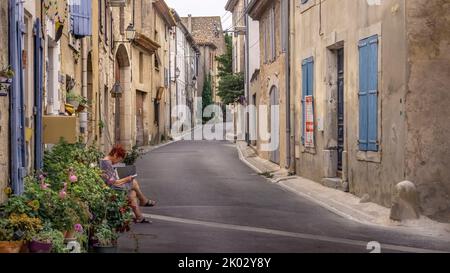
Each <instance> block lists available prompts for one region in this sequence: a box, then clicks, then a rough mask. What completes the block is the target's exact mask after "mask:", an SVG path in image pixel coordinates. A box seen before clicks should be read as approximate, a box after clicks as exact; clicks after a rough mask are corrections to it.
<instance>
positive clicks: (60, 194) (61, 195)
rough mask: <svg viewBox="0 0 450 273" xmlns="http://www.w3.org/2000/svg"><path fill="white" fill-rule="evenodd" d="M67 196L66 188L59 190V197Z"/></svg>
mask: <svg viewBox="0 0 450 273" xmlns="http://www.w3.org/2000/svg"><path fill="white" fill-rule="evenodd" d="M66 196H67V192H66V191H65V190H62V191H60V192H59V198H61V199H64V198H66Z"/></svg>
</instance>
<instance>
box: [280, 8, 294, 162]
mask: <svg viewBox="0 0 450 273" xmlns="http://www.w3.org/2000/svg"><path fill="white" fill-rule="evenodd" d="M290 1H291V0H283V2H282V5H283V7H282V8H284V9H285V11H286V16H285V18H282V19H283V20H284V24H285V26H286V28H287V33H286V35H285V37H283V38H284V39H285V40H284V44H285V46H286V48H285V72H286V77H285V80H286V82H285V85H286V168H287V169H289V170H291V167H292V151H291V150H292V149H291V146H292V145H291V144H292V143H291V114H292V113H291V86H290V83H291V73H290V64H291V62H290V56H291V55H290V44H289V40H290V39H289V36H290V30H291V28H290V23H291V21H290V18H291V16H290V8H289V2H290Z"/></svg>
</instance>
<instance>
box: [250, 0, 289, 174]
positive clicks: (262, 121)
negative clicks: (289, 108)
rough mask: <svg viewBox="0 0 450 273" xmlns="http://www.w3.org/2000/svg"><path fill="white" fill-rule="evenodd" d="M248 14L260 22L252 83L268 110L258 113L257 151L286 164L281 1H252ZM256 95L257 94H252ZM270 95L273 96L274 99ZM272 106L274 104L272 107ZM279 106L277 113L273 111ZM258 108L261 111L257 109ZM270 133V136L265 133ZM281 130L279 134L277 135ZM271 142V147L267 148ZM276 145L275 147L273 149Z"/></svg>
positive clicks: (259, 102) (284, 57)
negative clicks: (255, 67)
mask: <svg viewBox="0 0 450 273" xmlns="http://www.w3.org/2000/svg"><path fill="white" fill-rule="evenodd" d="M249 6H250V10H249V15H250V17H252V19H254V20H256V21H259V37H260V41H259V46H260V71H259V72H258V74H255V75H254V76H255V77H253V79H254V80H255V82H254V83H253V84H252V85H251V88H252V89H253V90H259V91H257V92H256V106H257V109H261V107H262V106H265V107H266V109H267V111H266V112H265V113H263V114H262V115H261V113H258V118H257V124H258V126H257V127H258V128H257V129H256V130H257V132H258V141H257V150H258V154H259V155H260V156H261V157H262V158H264V159H267V160H271V161H272V162H274V163H276V164H279V165H280V166H283V167H285V166H286V165H287V149H286V146H287V145H286V141H285V139H286V78H285V77H286V69H285V65H286V63H285V62H286V61H287V60H286V54H285V52H284V51H283V46H282V35H281V33H282V26H281V20H280V17H281V1H280V0H276V1H257V0H254V1H252V2H251V3H250V4H249ZM253 94H254V93H253ZM271 96H273V97H272V98H271ZM272 105H273V106H274V107H272ZM276 105H278V115H276V114H274V115H272V114H271V112H270V111H271V110H270V109H272V111H274V110H275V109H276ZM258 111H259V110H258ZM267 132H270V133H271V137H270V138H267V137H263V135H265V134H267ZM276 132H278V134H276ZM269 143H272V144H273V145H275V146H273V147H272V148H269V147H264V146H267V145H268V144H269ZM274 148H275V149H274Z"/></svg>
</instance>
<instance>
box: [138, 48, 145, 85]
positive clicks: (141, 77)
mask: <svg viewBox="0 0 450 273" xmlns="http://www.w3.org/2000/svg"><path fill="white" fill-rule="evenodd" d="M143 82H144V53H142V52H139V83H143Z"/></svg>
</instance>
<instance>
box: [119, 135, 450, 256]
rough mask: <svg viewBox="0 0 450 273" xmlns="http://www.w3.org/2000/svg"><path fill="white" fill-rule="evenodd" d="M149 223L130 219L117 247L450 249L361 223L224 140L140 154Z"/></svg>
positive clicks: (192, 250) (165, 249)
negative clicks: (290, 185) (283, 183)
mask: <svg viewBox="0 0 450 273" xmlns="http://www.w3.org/2000/svg"><path fill="white" fill-rule="evenodd" d="M138 169H139V179H140V183H141V184H142V187H143V190H144V192H145V193H146V194H147V195H148V196H149V197H150V198H152V199H155V200H157V201H158V205H157V207H155V208H149V209H145V213H146V215H148V216H149V217H151V218H152V221H153V224H151V225H145V224H144V225H142V224H141V225H135V226H134V227H133V230H132V232H131V233H130V234H126V235H124V236H123V237H122V238H121V239H120V241H119V248H120V249H119V251H120V252H126V253H127V252H128V253H129V252H139V253H161V252H162V253H199V252H202V253H203V252H212V253H230V252H233V253H236V252H237V253H262V252H273V253H289V252H300V253H301V252H308V253H310V252H312V253H322V252H327V253H328V252H333V253H334V252H352V253H354V252H362V253H368V252H370V250H367V244H368V243H369V242H372V241H376V242H379V243H380V244H381V252H427V251H430V250H441V251H442V250H443V251H450V246H449V244H448V242H442V241H437V240H434V239H433V238H428V237H419V236H411V235H409V234H402V233H398V232H393V231H390V230H388V229H384V228H378V227H373V226H364V225H362V224H358V223H355V222H352V221H349V220H347V219H344V218H342V217H340V216H338V215H335V214H333V213H331V212H329V211H328V210H326V209H324V208H322V207H320V206H319V205H317V204H315V203H313V202H311V201H309V200H306V199H303V198H301V197H299V196H297V195H295V194H293V193H291V192H287V191H286V190H284V189H283V188H281V187H279V186H278V185H276V184H272V183H270V182H269V181H267V180H266V179H265V178H264V177H262V176H260V175H258V174H256V173H255V172H254V171H253V170H252V169H250V168H249V167H247V166H246V165H245V164H243V163H242V162H241V161H240V160H239V158H238V152H237V150H236V147H235V146H234V145H233V144H232V143H230V142H226V141H181V142H177V143H174V144H170V145H167V146H164V147H162V148H159V149H157V150H154V151H152V152H150V153H148V154H147V155H145V156H144V157H143V158H142V159H141V160H140V161H139V162H138Z"/></svg>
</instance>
